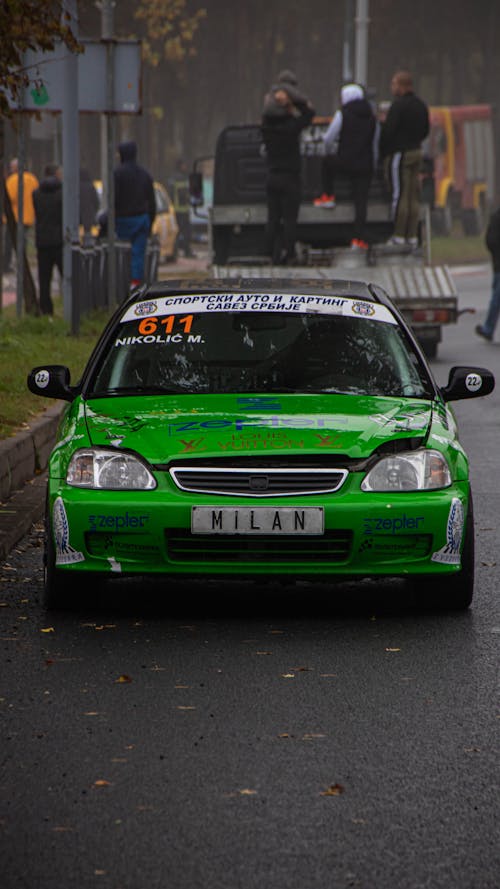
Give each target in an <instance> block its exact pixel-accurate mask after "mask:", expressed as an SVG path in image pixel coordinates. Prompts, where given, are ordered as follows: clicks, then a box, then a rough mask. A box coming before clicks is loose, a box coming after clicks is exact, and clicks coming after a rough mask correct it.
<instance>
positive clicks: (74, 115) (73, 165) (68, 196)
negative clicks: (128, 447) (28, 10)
mask: <svg viewBox="0 0 500 889" xmlns="http://www.w3.org/2000/svg"><path fill="white" fill-rule="evenodd" d="M63 6H64V11H65V12H66V13H69V15H70V19H71V20H70V26H71V30H72V31H73V34H75V36H77V35H78V10H77V0H63ZM64 68H65V71H64V89H63V110H62V120H63V133H62V159H63V237H64V248H63V300H64V318H65V320H66V321H68V322H69V323H70V325H71V333H72V334H77V333H78V326H79V325H78V312H75V311H74V306H73V296H74V294H73V288H72V269H71V266H72V251H71V248H72V244H75V243H79V232H78V226H79V220H80V129H79V114H78V56H77V55H76V53H72V52H70V51H69V50H66V54H65V58H64Z"/></svg>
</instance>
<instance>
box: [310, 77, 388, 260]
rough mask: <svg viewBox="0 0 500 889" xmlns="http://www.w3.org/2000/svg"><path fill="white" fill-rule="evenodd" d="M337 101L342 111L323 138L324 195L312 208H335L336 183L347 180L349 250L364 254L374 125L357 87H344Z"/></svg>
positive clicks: (338, 112) (339, 110)
mask: <svg viewBox="0 0 500 889" xmlns="http://www.w3.org/2000/svg"><path fill="white" fill-rule="evenodd" d="M340 101H341V107H340V109H338V110H337V111H336V112H335V114H334V116H333V118H332V121H331V123H330V125H329V127H328V129H327V131H326V133H325V135H324V137H323V141H324V144H325V152H326V153H325V155H324V157H323V161H322V165H321V175H322V186H323V193H322V195H321V196H320V197H319V198H316V200H315V201H314V205H315V206H316V207H325V208H328V207H335V179H336V177H337V175H338V174H339V173H344V174H345V175H346V176H347V177H348V179H349V182H350V187H351V195H352V200H353V202H354V226H353V232H352V234H353V237H352V240H351V247H352V248H356V249H361V250H366V249H367V248H368V243H367V240H366V212H367V204H368V192H369V190H370V182H371V179H372V176H373V168H374V161H375V157H374V152H375V148H376V146H375V134H376V126H377V122H376V118H375V114H374V113H373V109H372V106H371V104H370V102H369V101H368V100H367V99H366V98H365V93H364V90H363V87H361V86H359V84H357V83H349V84H346V85H345V86H343V87H342V89H341V91H340Z"/></svg>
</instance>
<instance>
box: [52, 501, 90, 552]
mask: <svg viewBox="0 0 500 889" xmlns="http://www.w3.org/2000/svg"><path fill="white" fill-rule="evenodd" d="M52 524H53V528H54V538H55V544H56V565H71V564H73V563H74V562H83V561H85V556H84V555H83V553H79V552H77V550H75V549H73V547H72V546H70V543H69V522H68V516H67V515H66V509H65V507H64V503H63V500H62V497H56V499H55V501H54V507H53V510H52Z"/></svg>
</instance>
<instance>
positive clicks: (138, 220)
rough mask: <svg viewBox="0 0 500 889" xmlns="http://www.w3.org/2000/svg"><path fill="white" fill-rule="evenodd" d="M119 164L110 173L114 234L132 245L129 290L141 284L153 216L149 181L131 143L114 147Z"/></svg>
mask: <svg viewBox="0 0 500 889" xmlns="http://www.w3.org/2000/svg"><path fill="white" fill-rule="evenodd" d="M118 152H119V155H120V161H121V163H120V164H119V165H118V166H117V167H115V170H114V185H115V217H116V234H117V235H118V237H119V238H120V239H121V240H123V241H130V243H131V245H132V262H131V282H130V286H131V287H136V286H138V285H139V284H141V283H142V282H143V281H144V258H145V254H146V246H147V241H148V236H149V233H150V231H151V226H152V225H153V222H154V220H155V216H156V201H155V193H154V185H153V179H152V177H151V176H150V174H149V173H148V172H147V170H145V169H144V167H141V166H140V165H139V164H138V163H137V145H136V143H135V142H121V143H120V145H119V146H118Z"/></svg>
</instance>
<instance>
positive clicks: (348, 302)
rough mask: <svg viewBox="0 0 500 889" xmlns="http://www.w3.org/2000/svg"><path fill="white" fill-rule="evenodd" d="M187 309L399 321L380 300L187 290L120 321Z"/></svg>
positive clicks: (132, 310)
mask: <svg viewBox="0 0 500 889" xmlns="http://www.w3.org/2000/svg"><path fill="white" fill-rule="evenodd" d="M186 312H193V313H196V312H263V313H265V312H273V313H277V312H287V313H298V314H321V315H344V316H345V315H350V316H351V317H352V315H353V314H355V315H357V316H358V317H359V318H367V319H368V318H369V319H370V320H373V321H383V322H385V323H386V324H394V325H397V323H398V322H397V320H396V318H395V317H394V315H393V314H392V312H391V311H390V310H389V309H388V308H387V307H386V306H382V305H379V303H370V302H368V301H364V300H360V299H359V298H354V297H346V296H335V295H334V294H332V295H330V296H326V295H325V296H320V295H314V294H310V293H309V294H307V293H306V294H302V293H294V294H291V293H227V292H224V293H184V294H178V295H176V296H165V297H159V298H158V299H157V300H154V301H150V302H147V301H143V302H140V303H136V304H135V305H134V306H130V307H129V308H128V309H127V310H126V311H125V312H124V314H123V316H122V318H121V321H122V322H125V321H133V320H135V319H136V318H137V317H139V316H140V317H143V318H144V317H147V316H150V315H153V314H154V315H156V317H157V318H158V317H160V316H164V315H178V314H181V313H182V314H185V313H186Z"/></svg>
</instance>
